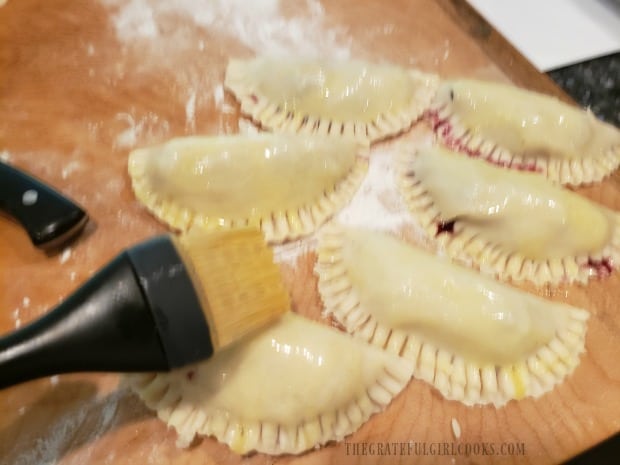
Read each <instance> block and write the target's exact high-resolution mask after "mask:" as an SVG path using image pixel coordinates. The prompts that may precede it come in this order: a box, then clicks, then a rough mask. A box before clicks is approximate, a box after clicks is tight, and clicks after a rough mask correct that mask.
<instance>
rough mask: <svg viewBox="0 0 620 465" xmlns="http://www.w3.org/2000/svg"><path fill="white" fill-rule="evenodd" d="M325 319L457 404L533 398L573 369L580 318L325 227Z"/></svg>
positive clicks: (380, 236) (370, 237)
mask: <svg viewBox="0 0 620 465" xmlns="http://www.w3.org/2000/svg"><path fill="white" fill-rule="evenodd" d="M316 272H317V274H318V276H319V291H320V294H321V298H322V299H323V302H324V305H325V309H326V312H327V313H329V314H333V315H334V316H335V317H336V319H337V320H338V321H339V322H341V323H342V324H343V325H344V326H345V327H346V329H347V331H349V332H350V333H352V334H355V335H357V336H359V337H361V338H362V339H364V340H367V341H369V342H371V343H372V344H373V345H376V346H377V347H381V348H385V349H386V350H387V351H388V352H391V353H394V354H398V355H402V356H403V357H405V358H408V359H410V360H412V361H413V362H414V363H415V371H414V377H417V378H421V379H423V380H425V381H427V382H428V383H430V384H432V385H433V386H434V387H436V388H437V389H438V390H439V391H440V392H441V393H442V394H443V395H444V396H445V397H446V398H448V399H454V400H458V401H461V402H463V403H465V404H468V405H471V404H478V403H493V404H495V405H496V406H500V405H503V404H505V403H506V402H508V401H510V400H512V399H517V400H518V399H522V398H524V397H528V396H534V397H537V396H540V395H541V394H544V393H545V392H547V391H549V390H551V389H552V388H553V387H554V386H555V385H556V384H558V383H559V382H561V381H562V379H563V378H564V377H565V376H567V375H568V374H570V373H571V372H572V371H573V370H574V369H575V367H576V366H577V365H578V364H579V355H580V354H581V353H582V352H583V351H584V341H585V333H586V321H587V318H588V313H587V312H586V311H584V310H581V309H577V308H574V307H571V306H569V305H566V304H562V303H557V302H551V301H547V300H544V299H542V298H539V297H536V296H534V295H531V294H528V293H526V292H524V291H521V290H518V289H515V288H512V287H510V286H508V285H505V284H502V283H500V282H498V281H496V280H494V279H492V278H490V277H485V276H483V275H481V274H479V273H477V272H475V271H473V270H470V269H468V268H465V267H461V266H458V265H455V264H453V263H451V262H450V261H449V260H446V259H440V258H437V257H436V256H434V255H432V254H430V253H428V252H425V251H423V250H421V249H419V248H416V247H413V246H411V245H410V244H408V243H406V242H404V241H402V240H399V239H397V238H395V237H393V236H391V235H389V234H387V233H383V232H376V231H370V230H363V229H351V228H345V227H342V226H339V225H330V226H328V227H326V228H325V229H324V230H323V231H322V233H321V237H320V240H319V248H318V263H317V266H316Z"/></svg>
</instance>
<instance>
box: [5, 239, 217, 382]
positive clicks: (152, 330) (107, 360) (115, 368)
mask: <svg viewBox="0 0 620 465" xmlns="http://www.w3.org/2000/svg"><path fill="white" fill-rule="evenodd" d="M212 354H213V347H212V345H211V338H210V334H209V328H208V325H207V321H206V318H205V316H204V313H203V311H202V307H201V305H200V302H199V299H198V296H197V294H196V291H195V289H194V285H193V283H192V281H191V278H190V277H189V275H188V273H187V272H186V269H185V266H184V263H183V261H182V259H181V257H180V255H179V254H178V252H177V250H176V248H175V246H174V245H173V243H172V241H171V240H170V238H169V237H168V236H159V237H156V238H154V239H152V240H150V241H147V242H145V243H143V244H140V245H138V246H135V247H133V248H131V249H129V250H127V251H125V252H123V253H122V254H121V255H119V256H118V257H117V258H115V259H114V260H113V261H112V262H110V264H108V265H107V266H106V267H105V268H103V269H102V270H101V271H99V272H98V273H97V274H95V275H94V276H93V277H92V278H91V279H90V280H88V281H87V282H86V283H85V284H84V285H82V286H81V287H80V288H79V289H78V290H77V291H76V292H75V293H74V294H73V295H71V296H70V297H69V298H67V299H66V300H65V301H64V302H62V303H61V304H60V305H59V306H58V307H56V308H55V309H54V310H52V311H51V312H49V313H48V314H47V315H45V316H43V317H42V318H40V319H39V320H36V321H35V322H33V323H31V324H30V325H28V326H25V327H24V328H22V329H19V330H17V331H15V332H13V333H11V334H9V335H7V336H5V337H4V338H0V389H1V388H5V387H8V386H12V385H14V384H18V383H21V382H24V381H28V380H32V379H36V378H40V377H43V376H49V375H55V374H60V373H74V372H82V371H111V372H145V371H147V372H150V371H167V370H170V369H172V368H177V367H180V366H183V365H186V364H188V363H193V362H196V361H199V360H202V359H204V358H207V357H209V356H211V355H212Z"/></svg>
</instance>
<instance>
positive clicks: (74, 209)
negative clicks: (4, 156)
mask: <svg viewBox="0 0 620 465" xmlns="http://www.w3.org/2000/svg"><path fill="white" fill-rule="evenodd" d="M0 210H4V211H5V212H6V213H7V214H9V215H10V216H12V217H13V218H15V220H17V221H18V222H19V223H20V224H21V225H22V226H23V227H24V229H25V230H26V231H27V232H28V236H30V240H31V241H32V243H33V244H34V245H35V246H36V247H40V248H44V249H52V248H55V247H59V246H61V245H63V244H65V243H66V242H67V241H69V240H71V239H73V238H74V237H75V236H77V235H78V234H79V233H80V232H81V230H82V229H83V227H84V225H85V224H86V222H87V221H88V216H87V215H86V212H85V211H84V210H83V209H82V208H80V207H79V206H78V205H76V204H75V203H74V202H72V201H71V200H70V199H69V198H67V197H65V196H64V195H62V194H61V193H60V192H58V191H57V190H55V189H53V188H52V187H50V186H48V185H46V184H45V183H43V182H42V181H40V180H38V179H36V178H34V177H32V176H30V175H29V174H26V173H24V172H23V171H21V170H19V169H17V168H15V167H13V166H10V165H8V164H6V163H3V162H1V161H0Z"/></svg>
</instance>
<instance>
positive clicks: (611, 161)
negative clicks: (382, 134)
mask: <svg viewBox="0 0 620 465" xmlns="http://www.w3.org/2000/svg"><path fill="white" fill-rule="evenodd" d="M428 115H429V118H430V120H431V123H432V126H433V129H434V131H435V132H436V133H437V135H438V136H439V138H440V139H441V140H442V142H443V143H444V144H446V145H447V146H448V147H449V148H452V149H454V150H458V151H463V152H465V153H467V154H469V155H470V156H473V157H478V158H482V159H485V160H487V161H490V162H491V163H493V164H495V165H499V166H503V167H508V168H514V169H517V170H525V171H534V172H540V173H541V174H543V175H545V176H547V177H548V178H549V179H550V180H551V181H554V182H558V183H562V184H571V185H578V184H584V183H591V182H596V181H600V180H601V179H603V177H605V176H607V175H608V174H610V173H611V172H612V171H614V170H615V169H616V168H617V167H618V165H619V164H620V131H619V130H618V129H616V128H614V127H613V126H611V125H609V124H606V123H604V122H602V121H599V120H597V119H596V118H595V117H594V116H593V115H592V113H590V112H589V111H584V110H582V109H580V108H577V107H573V106H571V105H568V104H565V103H562V102H560V101H559V100H557V99H555V98H552V97H549V96H546V95H543V94H538V93H535V92H530V91H526V90H524V89H520V88H518V87H514V86H509V85H505V84H499V83H492V82H483V81H474V80H455V81H445V82H443V83H442V84H441V85H440V86H439V91H438V92H437V95H436V97H435V99H434V101H433V104H432V109H431V110H430V111H429V112H428Z"/></svg>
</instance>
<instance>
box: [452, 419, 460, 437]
mask: <svg viewBox="0 0 620 465" xmlns="http://www.w3.org/2000/svg"><path fill="white" fill-rule="evenodd" d="M450 426H452V434H454V437H455V438H456V439H459V438H460V437H461V425H460V424H459V422H458V420H457V419H456V418H454V417H453V418H452V421H451V422H450Z"/></svg>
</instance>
